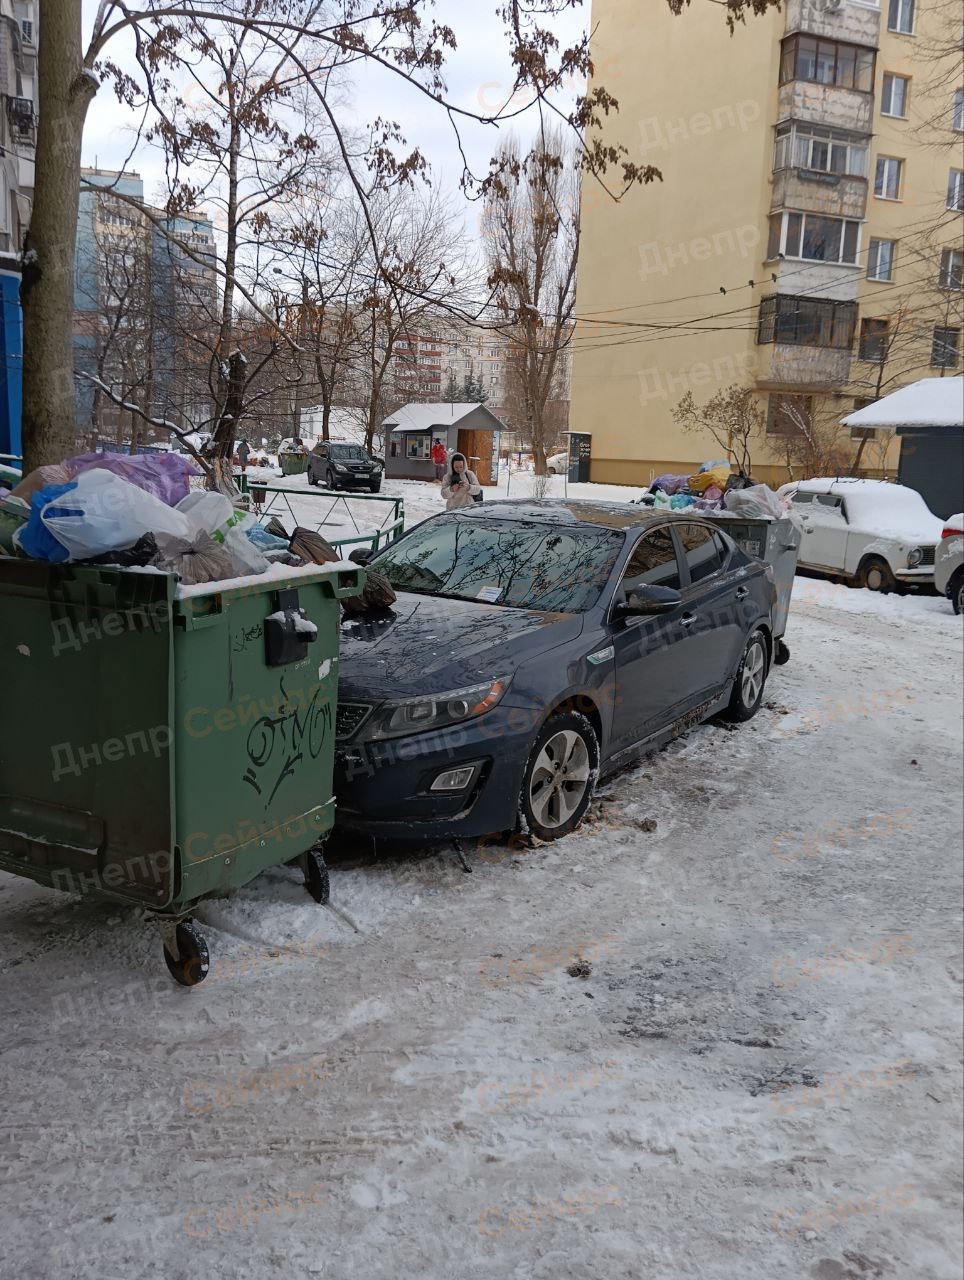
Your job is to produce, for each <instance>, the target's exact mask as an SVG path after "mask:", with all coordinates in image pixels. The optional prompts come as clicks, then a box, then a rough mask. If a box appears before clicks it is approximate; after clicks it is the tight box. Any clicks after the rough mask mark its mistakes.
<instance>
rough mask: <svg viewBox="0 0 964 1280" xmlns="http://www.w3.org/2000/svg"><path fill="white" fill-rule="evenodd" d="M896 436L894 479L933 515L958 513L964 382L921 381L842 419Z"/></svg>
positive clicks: (962, 500) (963, 493)
mask: <svg viewBox="0 0 964 1280" xmlns="http://www.w3.org/2000/svg"><path fill="white" fill-rule="evenodd" d="M843 423H844V426H847V427H851V428H853V427H864V428H871V429H878V428H890V429H892V430H896V432H897V435H898V436H899V437H900V461H899V464H898V471H897V479H898V481H899V482H900V483H901V484H905V485H907V487H908V488H910V489H916V490H917V492H918V493H919V494H920V495H921V496H922V497H923V499H924V501H925V502H926V503H927V505H928V506H929V507H930V509H931V511H933V512H934V514H935V515H936V516H940V517H941V518H942V519H946V518H947V517H948V516H950V515H956V513H957V512H958V511H961V510H962V509H964V378H922V379H921V380H920V382H912V383H910V385H909V386H906V387H901V389H900V390H899V391H894V392H893V393H892V394H891V395H889V396H884V397H883V399H882V400H875V401H874V403H873V404H868V405H865V406H864V408H863V409H858V410H857V412H856V413H851V414H849V415H848V416H847V417H846V418H844V419H843Z"/></svg>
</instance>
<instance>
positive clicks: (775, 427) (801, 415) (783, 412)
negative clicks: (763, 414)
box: [767, 395, 813, 436]
mask: <svg viewBox="0 0 964 1280" xmlns="http://www.w3.org/2000/svg"><path fill="white" fill-rule="evenodd" d="M812 414H813V396H794V395H774V396H770V397H769V399H768V400H767V435H770V436H789V435H793V433H794V432H795V431H800V430H801V429H802V428H803V427H805V426H808V425H809V423H810V418H811V415H812Z"/></svg>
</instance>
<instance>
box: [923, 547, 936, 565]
mask: <svg viewBox="0 0 964 1280" xmlns="http://www.w3.org/2000/svg"><path fill="white" fill-rule="evenodd" d="M921 551H923V553H924V558H923V560H921V564H933V563H934V548H933V547H921Z"/></svg>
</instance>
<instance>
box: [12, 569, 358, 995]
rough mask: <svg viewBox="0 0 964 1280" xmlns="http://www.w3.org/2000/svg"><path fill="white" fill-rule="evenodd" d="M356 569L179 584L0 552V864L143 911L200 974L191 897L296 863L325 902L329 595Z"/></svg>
mask: <svg viewBox="0 0 964 1280" xmlns="http://www.w3.org/2000/svg"><path fill="white" fill-rule="evenodd" d="M363 582H364V573H363V571H362V570H360V569H357V568H352V569H346V568H343V567H338V566H330V567H326V566H318V565H311V566H308V567H306V568H302V569H298V568H295V569H291V570H288V571H287V572H286V573H285V574H284V575H283V576H279V577H267V576H265V577H251V578H236V579H232V580H231V581H230V582H228V583H206V584H204V585H201V586H196V587H186V588H184V587H182V588H181V589H180V591H178V590H177V588H178V582H177V579H176V578H174V577H173V576H170V575H167V574H158V573H146V572H142V571H137V570H123V569H116V568H105V567H94V566H83V565H69V564H68V565H50V564H45V563H41V562H38V561H34V560H25V559H17V558H11V557H6V558H3V557H0V652H2V655H3V659H2V660H3V672H4V696H3V705H4V711H5V717H4V718H5V722H6V732H5V733H3V734H2V735H0V869H3V870H5V871H10V872H13V873H14V874H17V875H22V876H29V877H30V878H31V879H33V880H36V881H37V882H38V883H40V884H43V885H47V886H50V887H52V888H59V889H63V890H66V891H68V892H75V893H77V892H79V893H92V894H95V895H98V896H101V897H105V898H110V899H114V900H117V901H120V902H125V903H128V904H131V905H134V906H139V907H143V908H146V909H147V910H148V912H149V913H150V914H151V915H152V916H153V918H154V919H156V920H157V922H158V924H159V925H160V927H161V933H162V937H163V941H164V954H165V959H166V961H167V964H168V968H169V969H170V970H171V973H172V975H173V976H174V977H175V978H176V979H177V980H178V981H179V982H182V983H184V984H185V985H193V984H194V983H196V982H199V981H201V980H202V979H203V978H204V976H205V975H206V973H207V970H208V951H207V947H206V944H205V942H204V939H203V938H202V937H201V935H200V932H199V931H198V929H197V926H196V925H195V924H194V922H193V921H192V920H191V918H190V917H191V911H192V908H193V907H194V905H195V904H196V903H197V902H198V901H199V900H200V899H202V898H205V897H208V896H214V895H219V894H223V893H225V892H226V891H227V890H229V889H234V888H238V887H239V886H240V885H243V884H245V883H247V882H248V881H249V880H251V879H253V878H254V877H255V876H257V875H258V874H259V873H260V872H261V871H263V870H264V869H265V868H267V867H270V866H273V865H277V864H279V863H285V862H291V861H295V860H296V861H297V863H298V865H300V867H301V870H302V872H303V874H304V878H305V884H306V887H307V888H308V891H309V892H310V893H311V894H312V896H314V897H315V899H316V900H317V901H326V900H327V872H326V870H325V865H324V859H323V857H322V856H321V853H320V850H321V847H322V842H323V840H324V838H325V836H326V835H327V833H328V832H329V830H330V829H331V826H332V823H333V820H334V807H335V805H334V798H333V795H332V766H333V757H334V739H335V700H336V695H337V686H338V623H339V604H338V601H339V599H340V598H341V597H343V596H347V595H354V594H355V593H357V592H358V591H359V590H360V588H361V586H362V585H363Z"/></svg>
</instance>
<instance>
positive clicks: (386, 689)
mask: <svg viewBox="0 0 964 1280" xmlns="http://www.w3.org/2000/svg"><path fill="white" fill-rule="evenodd" d="M582 625H583V619H582V615H581V614H573V613H540V612H535V611H532V610H527V609H510V608H507V607H505V606H502V607H500V606H498V605H491V604H484V603H482V602H480V601H477V600H451V599H444V598H439V597H437V596H423V595H414V594H411V593H409V592H405V591H402V592H399V594H398V599H397V601H396V602H395V604H394V605H393V606H392V608H391V609H380V610H377V611H374V610H373V611H371V612H369V613H367V614H365V615H364V616H362V617H355V618H351V617H349V618H346V619H345V620H344V622H343V623H342V625H341V648H340V663H339V667H340V677H339V696H340V697H341V698H343V699H344V698H355V699H359V700H363V701H367V702H372V701H381V700H382V699H385V698H393V699H394V698H410V697H417V696H418V695H419V694H423V693H443V692H445V691H446V690H448V689H460V688H463V687H465V686H467V685H471V684H476V683H480V682H481V681H483V680H486V679H492V678H495V677H497V676H510V675H512V674H513V673H514V672H515V671H516V670H517V669H518V668H519V667H520V666H521V665H522V664H523V663H524V662H526V661H528V660H529V659H531V658H533V657H536V656H538V655H539V654H542V653H545V652H547V651H548V650H550V649H554V648H555V647H556V646H557V645H560V644H564V643H565V642H566V641H568V640H572V639H574V638H575V637H576V636H578V635H579V634H580V632H581V631H582Z"/></svg>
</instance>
